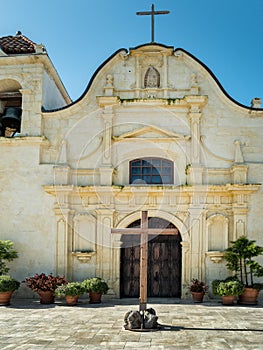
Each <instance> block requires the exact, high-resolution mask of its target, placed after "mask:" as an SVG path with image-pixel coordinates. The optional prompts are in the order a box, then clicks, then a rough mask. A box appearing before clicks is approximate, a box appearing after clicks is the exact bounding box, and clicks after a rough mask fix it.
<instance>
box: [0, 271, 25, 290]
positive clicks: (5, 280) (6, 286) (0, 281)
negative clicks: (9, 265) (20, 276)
mask: <svg viewBox="0 0 263 350" xmlns="http://www.w3.org/2000/svg"><path fill="white" fill-rule="evenodd" d="M19 286H20V282H18V281H17V280H15V279H14V278H12V277H10V276H7V275H1V276H0V292H11V291H12V292H13V291H15V290H17V289H18V288H19Z"/></svg>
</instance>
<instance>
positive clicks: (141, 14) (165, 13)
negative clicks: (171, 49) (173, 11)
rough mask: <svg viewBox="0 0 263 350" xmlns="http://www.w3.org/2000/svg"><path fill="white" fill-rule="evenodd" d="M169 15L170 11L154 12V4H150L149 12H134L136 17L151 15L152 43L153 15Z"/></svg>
mask: <svg viewBox="0 0 263 350" xmlns="http://www.w3.org/2000/svg"><path fill="white" fill-rule="evenodd" d="M168 13H170V11H154V4H152V10H151V11H144V12H136V15H138V16H146V15H151V17H152V41H151V42H152V43H154V16H155V15H167V14H168Z"/></svg>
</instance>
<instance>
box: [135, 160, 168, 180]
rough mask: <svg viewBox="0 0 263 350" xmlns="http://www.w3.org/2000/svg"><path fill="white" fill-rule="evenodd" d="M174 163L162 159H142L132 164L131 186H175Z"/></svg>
mask: <svg viewBox="0 0 263 350" xmlns="http://www.w3.org/2000/svg"><path fill="white" fill-rule="evenodd" d="M173 182H174V181H173V162H171V161H170V160H167V159H162V158H141V159H134V160H132V161H131V162H130V184H152V185H158V184H173Z"/></svg>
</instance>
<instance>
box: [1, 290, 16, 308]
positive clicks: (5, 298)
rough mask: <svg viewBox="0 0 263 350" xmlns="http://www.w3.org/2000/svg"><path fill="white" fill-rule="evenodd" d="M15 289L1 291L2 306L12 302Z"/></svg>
mask: <svg viewBox="0 0 263 350" xmlns="http://www.w3.org/2000/svg"><path fill="white" fill-rule="evenodd" d="M12 294H13V291H8V292H0V306H6V305H9V304H10V299H11V297H12Z"/></svg>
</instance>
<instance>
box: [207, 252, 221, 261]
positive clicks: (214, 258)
mask: <svg viewBox="0 0 263 350" xmlns="http://www.w3.org/2000/svg"><path fill="white" fill-rule="evenodd" d="M206 255H207V256H208V257H209V258H210V260H211V261H212V262H213V263H216V264H218V263H220V262H221V261H222V260H223V259H224V252H220V251H211V252H206Z"/></svg>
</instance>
